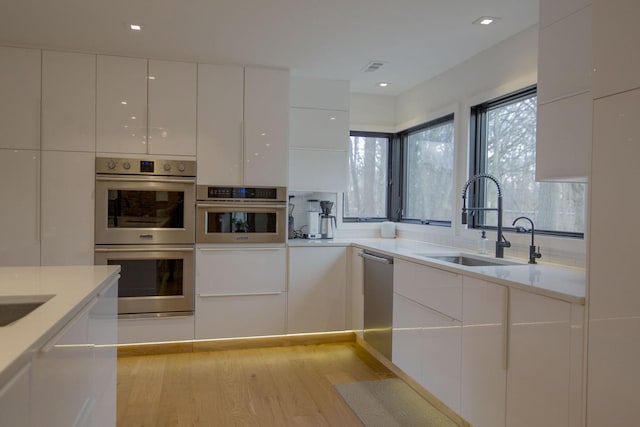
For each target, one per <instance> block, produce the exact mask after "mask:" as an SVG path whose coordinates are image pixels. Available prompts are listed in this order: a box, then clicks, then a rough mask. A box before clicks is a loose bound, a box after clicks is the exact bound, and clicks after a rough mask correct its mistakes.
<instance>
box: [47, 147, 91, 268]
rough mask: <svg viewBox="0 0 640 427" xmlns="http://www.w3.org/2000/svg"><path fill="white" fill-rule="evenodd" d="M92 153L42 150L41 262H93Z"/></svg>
mask: <svg viewBox="0 0 640 427" xmlns="http://www.w3.org/2000/svg"><path fill="white" fill-rule="evenodd" d="M94 180H95V156H94V154H93V153H78V152H62V151H43V152H42V197H41V200H42V265H93V263H94V215H93V213H94V209H95V201H94V192H95V189H94Z"/></svg>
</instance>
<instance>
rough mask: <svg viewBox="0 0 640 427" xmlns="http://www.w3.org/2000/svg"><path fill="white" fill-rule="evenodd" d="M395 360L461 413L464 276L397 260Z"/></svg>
mask: <svg viewBox="0 0 640 427" xmlns="http://www.w3.org/2000/svg"><path fill="white" fill-rule="evenodd" d="M393 290H394V295H393V352H392V354H393V359H392V361H393V363H394V364H395V365H396V366H398V367H399V368H400V369H402V370H403V371H405V372H406V373H407V374H409V375H410V376H411V377H413V379H415V380H416V381H417V382H418V383H419V384H420V385H422V386H423V387H424V388H425V389H427V390H428V391H429V392H431V393H432V394H433V395H434V396H436V397H437V398H438V399H439V400H441V401H442V402H443V403H444V404H445V405H447V406H448V407H449V408H451V409H452V410H454V411H456V412H459V411H460V357H461V342H462V323H461V321H460V319H461V316H462V276H461V275H459V274H453V273H449V272H446V271H443V270H438V269H435V268H429V267H425V266H422V265H419V264H415V263H411V262H406V261H403V260H396V261H395V262H394V270H393Z"/></svg>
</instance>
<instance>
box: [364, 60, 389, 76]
mask: <svg viewBox="0 0 640 427" xmlns="http://www.w3.org/2000/svg"><path fill="white" fill-rule="evenodd" d="M383 65H384V62H383V61H371V62H369V63H368V64H367V65H366V66H365V67H364V68H363V69H362V72H363V73H372V72H374V71H378V70H379V69H380V68H381V67H382V66H383Z"/></svg>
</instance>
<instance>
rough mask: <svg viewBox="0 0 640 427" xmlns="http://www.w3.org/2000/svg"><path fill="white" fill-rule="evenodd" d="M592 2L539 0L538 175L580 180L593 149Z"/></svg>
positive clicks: (544, 178)
mask: <svg viewBox="0 0 640 427" xmlns="http://www.w3.org/2000/svg"><path fill="white" fill-rule="evenodd" d="M591 21H592V7H591V5H590V2H589V3H587V2H585V1H584V0H563V1H560V2H557V1H555V0H541V1H540V32H539V43H538V46H539V47H538V131H537V142H536V180H538V181H568V182H584V181H586V180H587V179H588V177H589V168H590V162H591V158H590V152H591V111H592V105H591V104H592V95H591V86H592V84H591V75H592V68H593V65H592V62H593V61H592V48H591V46H592V42H591V39H592V36H591V29H592V23H591Z"/></svg>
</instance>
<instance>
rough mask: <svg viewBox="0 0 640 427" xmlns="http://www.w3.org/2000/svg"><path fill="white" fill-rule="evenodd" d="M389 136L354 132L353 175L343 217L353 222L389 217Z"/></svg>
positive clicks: (350, 159)
mask: <svg viewBox="0 0 640 427" xmlns="http://www.w3.org/2000/svg"><path fill="white" fill-rule="evenodd" d="M389 139H390V137H389V136H388V135H375V134H365V133H363V134H358V133H355V132H352V133H351V140H350V144H349V176H348V179H347V183H348V184H347V185H348V187H347V191H346V192H345V193H344V202H343V217H344V219H345V220H347V221H349V220H351V221H367V220H382V219H386V218H387V184H388V169H389Z"/></svg>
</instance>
